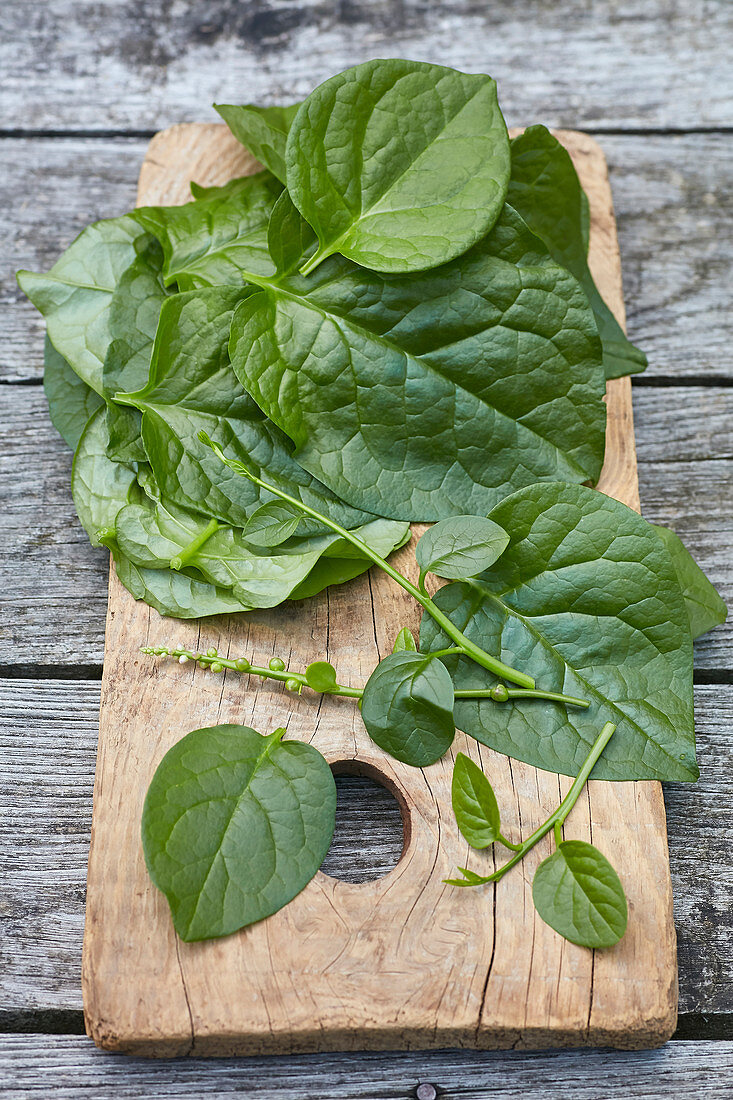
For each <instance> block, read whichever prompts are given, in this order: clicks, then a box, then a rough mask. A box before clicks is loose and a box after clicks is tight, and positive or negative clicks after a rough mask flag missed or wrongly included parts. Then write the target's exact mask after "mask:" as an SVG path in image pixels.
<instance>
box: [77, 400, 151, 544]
mask: <svg viewBox="0 0 733 1100" xmlns="http://www.w3.org/2000/svg"><path fill="white" fill-rule="evenodd" d="M108 443H109V435H108V432H107V425H106V422H105V416H104V406H100V408H98V409H97V411H96V412H95V413H93V414H92V416H91V417H90V419H89V422H88V423H87V426H86V427H85V429H84V431H83V432H82V435H81V439H80V440H79V445H78V447H77V449H76V453H75V455H74V465H73V467H72V470H71V493H72V496H73V498H74V505H75V507H76V511H77V514H78V516H79V519H80V521H81V525H82V527H83V528H84V530H85V531H86V533H87V534H88V535H89V540H90V542H91V544H92V546H100V545H101V543H102V540H101V539H100V538H99V533H100V532H101V531H107V532H109V531H114V526H115V522H116V520H117V514H118V512H119V511H120V509H121V508H123V507H124V506H125V505H126V504H127V503H128V502H129V501H130V500H131V499H135V497H136V496H137V495H138V494H139V489H138V486H137V482H136V480H135V472H134V471H133V470H131V469H129V468H128V467H127V466H123V465H121V464H120V463H119V462H112V461H111V460H110V459H109V458H108V457H107V446H108Z"/></svg>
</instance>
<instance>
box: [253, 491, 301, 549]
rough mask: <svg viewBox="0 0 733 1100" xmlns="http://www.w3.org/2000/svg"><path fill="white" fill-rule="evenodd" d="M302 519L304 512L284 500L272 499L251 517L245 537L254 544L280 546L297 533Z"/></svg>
mask: <svg viewBox="0 0 733 1100" xmlns="http://www.w3.org/2000/svg"><path fill="white" fill-rule="evenodd" d="M302 519H303V513H302V512H296V511H295V509H294V508H293V507H292V505H290V504H287V503H286V502H285V501H284V500H271V501H270V502H269V503H268V504H263V505H262V507H261V508H258V509H257V511H256V512H253V513H252V515H251V516H250V517H249V519H248V520H247V524H246V526H245V528H244V537H245V539H246V540H247V542H248V543H250V544H251V545H252V546H279V545H280V544H281V543H283V542H285V541H286V540H287V539H289V538H290V536H291V535H294V534H295V532H296V531H297V530H298V527H299V526H300V523H301V520H302Z"/></svg>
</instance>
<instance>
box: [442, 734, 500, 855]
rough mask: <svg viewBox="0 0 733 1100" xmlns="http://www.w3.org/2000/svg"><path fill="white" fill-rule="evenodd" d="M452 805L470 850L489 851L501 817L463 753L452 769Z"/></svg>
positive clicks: (491, 793) (484, 783)
mask: <svg viewBox="0 0 733 1100" xmlns="http://www.w3.org/2000/svg"><path fill="white" fill-rule="evenodd" d="M451 802H452V803H453V813H454V814H455V815H456V822H457V823H458V828H459V829H460V831H461V833H462V834H463V836H464V837H465V838H466V840H467V841H468V843H469V844H470V845H471V847H472V848H488V847H489V845H490V844H493V843H494V841H495V840H497V838H498V837H499V834H500V832H501V817H500V815H499V807H498V805H497V803H496V796H495V794H494V791H493V789H492V787H491V784H490V783H489V781H488V779H487V778H486V776H485V775H484V773H483V772H482V771H481V769H480V768H479V766H478V765H477V764H474V762H473V760H471V759H470V758H469V757H468V756H466V755H465V754H464V753H462V752H459V753H458V754H457V756H456V762H455V766H454V768H453V780H452V782H451Z"/></svg>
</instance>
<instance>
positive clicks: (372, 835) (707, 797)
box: [0, 679, 733, 1029]
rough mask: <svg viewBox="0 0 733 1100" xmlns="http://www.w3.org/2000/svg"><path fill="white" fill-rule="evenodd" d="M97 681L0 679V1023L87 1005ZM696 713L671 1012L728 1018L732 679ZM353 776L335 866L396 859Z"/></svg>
mask: <svg viewBox="0 0 733 1100" xmlns="http://www.w3.org/2000/svg"><path fill="white" fill-rule="evenodd" d="M99 692H100V684H99V683H89V682H88V681H81V680H68V681H65V680H43V681H34V680H19V679H6V680H0V777H2V780H1V781H0V876H1V877H2V881H3V905H2V907H0V944H1V945H2V947H1V948H0V952H1V953H0V959H1V960H2V965H0V1014H1V1015H0V1029H1V1028H2V1024H3V1022H4V1023H5V1026H6V1027H8V1026H9V1025H10V1022H18V1023H20V1022H22V1021H27V1020H28V1019H29V1018H38V1017H39V1016H40V1018H41V1019H43V1018H45V1015H47V1014H48V1013H49V1012H50V1011H53V1012H62V1011H80V1010H81V1007H82V1001H81V988H80V978H81V942H82V931H83V924H84V892H85V884H86V863H87V855H88V851H89V830H90V826H91V817H92V786H93V782H94V756H95V750H96V746H97V735H98V728H99ZM695 724H696V728H697V739H698V759H699V762H700V780H699V782H698V783H696V784H681V783H678V784H669V785H668V786H667V787H666V788H665V801H666V804H667V820H668V831H669V847H670V863H671V868H672V882H673V886H674V899H675V925H676V928H677V938H678V952H679V967H680V1012H681V1013H683V1014H696V1015H703V1016H705V1018H706V1019H707V1020H708V1021H710V1022H712V1023H715V1018H716V1017H723V1016H726V1015H728V1016H730V1015H733V956H732V955H731V952H730V949H729V945H730V943H731V940H732V939H733V910H732V909H731V905H730V897H731V890H733V882H732V881H731V878H732V874H731V863H730V837H731V835H733V778H732V776H733V686H730V685H727V686H720V687H718V686H706V687H698V688H696V689H695ZM357 784H358V780H356V779H349V777H342V778H341V779H340V780H339V786H340V789H341V791H349V790H350V797H351V806H352V813H351V815H350V816H349V818H348V819H347V820H345V821H343V822H342V823H341V825H340V826H337V831H336V835H335V836H334V842H333V845H332V848H331V852H330V853H329V857H328V865H330V868H331V873H332V874H335V875H336V877H338V876H339V874H342V873H343V870H344V869H345V868H348V869H349V870H351V869H353V866H354V864H355V863H356V864H358V865H360V866H361V867H367V866H368V867H379V866H380V865H381V866H387V867H391V866H393V865H394V863H395V861H396V859H397V857H398V856H399V854H400V851H401V845H402V828H401V825H400V828H399V829H398V828H397V827H396V822H395V821H394V818H393V817H392V816H391V814H388V813H387V814H386V813H385V809H384V802H383V801H381V800H376V801H375V799H374V797H373V796H372V795H371V793H369V794H365V793H364V792H360V791H359V790H358V786H357ZM385 793H386V792H385ZM690 853H694V858H692V859H691V858H690ZM339 869H340V870H339Z"/></svg>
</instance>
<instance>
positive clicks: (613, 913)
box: [532, 840, 628, 947]
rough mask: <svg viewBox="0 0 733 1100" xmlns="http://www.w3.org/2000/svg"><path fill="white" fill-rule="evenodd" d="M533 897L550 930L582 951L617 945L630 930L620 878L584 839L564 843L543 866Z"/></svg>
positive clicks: (544, 861) (534, 883)
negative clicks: (627, 928) (582, 948)
mask: <svg viewBox="0 0 733 1100" xmlns="http://www.w3.org/2000/svg"><path fill="white" fill-rule="evenodd" d="M532 899H533V901H534V905H535V909H536V910H537V912H538V913H539V915H540V916H541V917H542V919H543V921H545V923H546V924H549V926H550V928H554V929H555V931H556V932H559V933H560V935H561V936H564V937H565V939H566V940H570V942H571V943H577V944H580V946H581V947H613V945H614V944H615V943H618V941H619V940H620V939H621V937H622V936H623V934H624V932H625V931H626V922H627V920H628V909H627V905H626V896H625V894H624V889H623V886H622V885H621V882H620V881H619V877H618V875H617V874H616V872H615V871H614V869H613V867H612V866H611V864H610V863H609V862H608V860H607V859H606V857H605V856H604V855H602V854H601V853H600V852H599V851H598V849H597V848H594V847H593V845H592V844H587V843H586V842H585V841H584V840H564V841H563V842H562V843H561V844H559V845H558V846H557V850H556V851H554V852H553V853H552V855H551V856H549V857H548V858H547V859H545V860H543V861H542V863H540V865H539V867H538V868H537V870H536V872H535V876H534V881H533V883H532Z"/></svg>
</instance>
